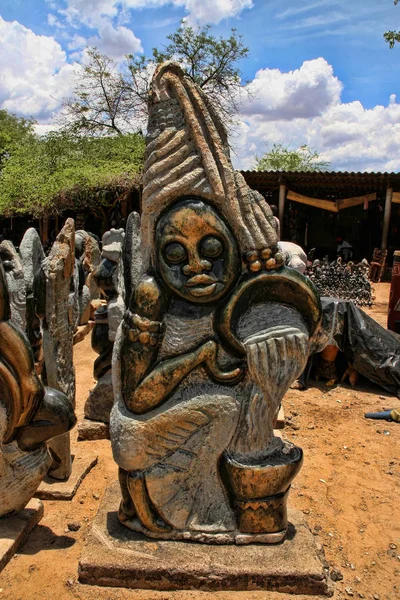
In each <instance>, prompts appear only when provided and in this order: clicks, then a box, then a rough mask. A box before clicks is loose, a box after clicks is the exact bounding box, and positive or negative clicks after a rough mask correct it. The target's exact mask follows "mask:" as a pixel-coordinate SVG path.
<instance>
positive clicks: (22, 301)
mask: <svg viewBox="0 0 400 600" xmlns="http://www.w3.org/2000/svg"><path fill="white" fill-rule="evenodd" d="M0 258H1V260H2V261H3V267H4V270H5V272H6V278H7V285H8V289H9V294H10V303H11V319H12V321H13V323H14V324H15V325H17V326H18V327H19V328H20V329H22V331H25V329H26V289H25V279H24V268H23V265H22V262H21V259H20V257H19V255H18V252H17V251H16V249H15V247H14V244H13V243H12V242H10V241H9V240H4V241H3V242H1V244H0Z"/></svg>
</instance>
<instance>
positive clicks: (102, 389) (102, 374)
mask: <svg viewBox="0 0 400 600" xmlns="http://www.w3.org/2000/svg"><path fill="white" fill-rule="evenodd" d="M124 240H125V232H124V230H123V229H111V230H110V231H107V232H106V233H105V234H104V235H103V240H102V242H103V245H102V252H101V262H100V264H99V265H98V266H97V268H96V269H94V270H93V272H92V275H93V279H94V281H95V282H96V285H97V286H98V289H99V290H100V291H101V292H102V294H103V295H104V296H105V298H106V300H107V305H103V306H100V307H99V308H98V309H97V310H96V311H95V315H94V319H95V325H94V327H93V331H92V348H93V350H94V351H95V352H97V354H98V355H99V356H98V357H97V358H96V360H95V362H94V367H93V376H94V378H95V379H96V380H97V384H96V386H95V387H94V388H93V390H91V392H90V394H89V397H88V399H87V400H86V403H85V409H84V411H85V417H86V418H87V419H91V420H93V421H101V422H103V423H109V420H110V411H111V408H112V405H113V398H114V396H113V390H112V382H111V357H112V351H113V346H114V340H115V335H116V333H117V329H118V327H119V325H120V323H121V321H122V318H123V315H124V311H125V283H124V261H123V252H124Z"/></svg>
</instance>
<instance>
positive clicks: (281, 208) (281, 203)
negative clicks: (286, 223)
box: [278, 183, 286, 240]
mask: <svg viewBox="0 0 400 600" xmlns="http://www.w3.org/2000/svg"><path fill="white" fill-rule="evenodd" d="M285 200H286V185H285V184H284V183H281V185H280V186H279V209H278V217H279V223H280V225H281V240H282V239H283V215H284V213H285Z"/></svg>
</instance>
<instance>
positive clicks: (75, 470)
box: [35, 450, 97, 500]
mask: <svg viewBox="0 0 400 600" xmlns="http://www.w3.org/2000/svg"><path fill="white" fill-rule="evenodd" d="M96 464H97V455H96V454H94V453H93V452H87V451H83V450H81V451H80V452H79V453H78V452H75V454H74V455H73V456H72V472H71V475H70V476H69V477H68V479H67V480H66V481H61V480H60V479H53V477H49V476H48V475H47V476H46V477H45V478H44V480H43V481H42V483H41V484H40V486H39V487H38V489H37V491H36V493H35V497H36V498H41V500H72V498H73V497H74V496H75V494H76V492H77V490H78V488H79V486H80V485H81V483H82V481H83V480H84V479H85V477H86V475H87V474H88V473H89V471H90V470H91V469H93V467H94V466H95V465H96Z"/></svg>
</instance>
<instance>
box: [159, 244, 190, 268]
mask: <svg viewBox="0 0 400 600" xmlns="http://www.w3.org/2000/svg"><path fill="white" fill-rule="evenodd" d="M164 256H165V258H166V259H167V261H168V262H169V263H171V264H172V265H177V264H179V263H181V262H182V261H184V260H185V258H186V256H187V255H186V250H185V248H184V247H183V246H182V244H179V243H178V242H171V243H170V244H167V245H166V246H165V248H164Z"/></svg>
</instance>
